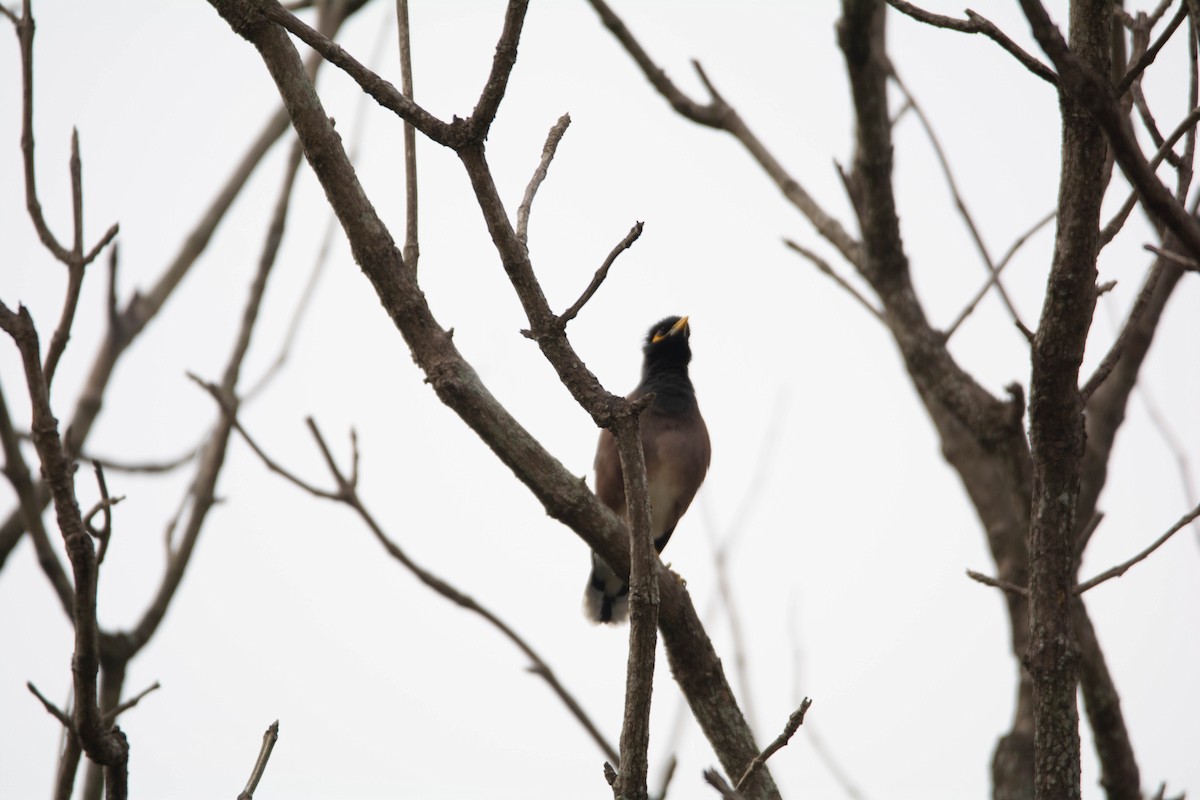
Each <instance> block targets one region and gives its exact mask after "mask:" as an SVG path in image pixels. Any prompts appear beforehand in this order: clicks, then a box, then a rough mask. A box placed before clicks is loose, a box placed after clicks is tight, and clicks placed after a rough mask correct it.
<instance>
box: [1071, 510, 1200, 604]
mask: <svg viewBox="0 0 1200 800" xmlns="http://www.w3.org/2000/svg"><path fill="white" fill-rule="evenodd" d="M1197 517H1200V505H1198V506H1196V507H1195V508H1193V509H1192V510H1191V511H1189V512H1187V513H1186V514H1184V515H1183V516H1182V517H1180V518H1179V519H1178V520H1177V521H1176V522H1175V524H1174V525H1172V526H1171V527H1170V528H1168V529H1167V532H1166V533H1164V534H1163V535H1162V536H1160V537H1158V538H1157V539H1155V540H1154V542H1153V543H1152V544H1151V545H1150V546H1149V547H1147V548H1146V549H1145V550H1143V551H1142V552H1140V553H1138V554H1137V555H1136V556H1134V557H1133V558H1131V559H1129V560H1128V561H1124V562H1122V563H1120V564H1118V565H1116V566H1115V567H1112V568H1110V569H1106V570H1105V571H1104V572H1101V573H1100V574H1099V575H1097V576H1095V577H1094V578H1090V579H1088V580H1086V581H1084V582H1083V583H1080V584H1079V585H1078V586H1076V587H1075V590H1074V591H1075V594H1083V593H1084V592H1086V591H1087V590H1088V589H1092V588H1094V587H1096V586H1099V585H1100V584H1102V583H1104V582H1105V581H1106V580H1108V579H1110V578H1119V577H1121V576H1122V575H1124V574H1125V573H1126V572H1128V571H1129V570H1130V568H1131V567H1133V566H1134V565H1135V564H1138V563H1140V562H1142V561H1145V560H1146V558H1148V557H1149V556H1150V554H1151V553H1153V552H1154V551H1155V550H1157V549H1158V548H1160V547H1162V546H1163V545H1164V544H1165V543H1166V541H1167V540H1168V539H1170V538H1171V537H1172V536H1174V535H1175V534H1176V533H1177V532H1179V530H1180V529H1181V528H1186V527H1187V526H1188V524H1189V523H1190V522H1191V521H1192V520H1194V519H1196V518H1197Z"/></svg>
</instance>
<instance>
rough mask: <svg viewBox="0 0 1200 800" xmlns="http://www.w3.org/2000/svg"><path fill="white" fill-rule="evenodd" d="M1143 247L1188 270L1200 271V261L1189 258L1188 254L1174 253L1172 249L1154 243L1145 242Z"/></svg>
mask: <svg viewBox="0 0 1200 800" xmlns="http://www.w3.org/2000/svg"><path fill="white" fill-rule="evenodd" d="M1142 249H1143V250H1148V251H1150V252H1151V253H1154V255H1156V256H1159V257H1161V258H1165V259H1166V260H1167V261H1170V262H1171V263H1172V264H1176V265H1178V266H1180V267H1183V268H1184V269H1186V270H1188V271H1189V272H1200V263H1198V262H1197V261H1196V260H1195V259H1194V258H1188V257H1187V256H1185V255H1183V254H1181V253H1174V252H1172V251H1170V250H1164V249H1162V248H1161V247H1155V246H1154V245H1152V244H1144V245H1142Z"/></svg>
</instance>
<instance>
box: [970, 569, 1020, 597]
mask: <svg viewBox="0 0 1200 800" xmlns="http://www.w3.org/2000/svg"><path fill="white" fill-rule="evenodd" d="M967 577H968V578H970V579H971V580H973V581H979V582H980V583H982V584H983V585H984V586H992V587H995V588H996V589H1003V590H1004V591H1006V592H1011V593H1012V594H1018V595H1020V596H1021V597H1028V596H1029V589H1027V588H1026V587H1024V586H1017V585H1016V584H1015V583H1009V582H1008V581H1002V580H1000V579H999V578H993V577H991V576H990V575H984V574H983V573H982V572H976V571H975V570H973V569H969V570H967Z"/></svg>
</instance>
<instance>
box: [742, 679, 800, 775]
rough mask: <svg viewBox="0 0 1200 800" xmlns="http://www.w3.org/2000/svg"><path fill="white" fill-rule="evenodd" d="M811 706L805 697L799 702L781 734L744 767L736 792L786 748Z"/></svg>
mask: <svg viewBox="0 0 1200 800" xmlns="http://www.w3.org/2000/svg"><path fill="white" fill-rule="evenodd" d="M811 705H812V700H810V699H808V698H807V697H806V698H804V699H803V700H801V701H800V707H799V708H797V709H796V710H795V711H793V712H792V714H791V716H790V717H788V721H787V724H786V725H784V726H783V733H781V734H779V735H778V736H776V737H775V741H773V742H771V743H770V744H769V745H767V746H766V748H764V749H763V751H762V752H761V753H759V754H758V755H757V756H755V758H754V760H753V761H751V762H750V766H748V767H746V771H745V772H743V773H742V777H741V778H739V779H738V782H737V790H738V791H739V792H740V791H741V790H742V789H744V788H745V787H746V785H747V783H748V782H749V780H750V777H751V776H752V775H753V774H754V773H755V772H757V771H758V770H760V769H762V766H763V764H765V763H766V762H767V759H768V758H770V757H771V756H773V755H775V753H777V752H779V751H780V750H782V749H783V748H784V747H786V746H787V743H788V742H789V741H791V739H792V736H794V735H795V734H796V731H798V730H799V729H800V726H801V725H803V724H804V715H805V714H806V713H807V712H808V707H809V706H811Z"/></svg>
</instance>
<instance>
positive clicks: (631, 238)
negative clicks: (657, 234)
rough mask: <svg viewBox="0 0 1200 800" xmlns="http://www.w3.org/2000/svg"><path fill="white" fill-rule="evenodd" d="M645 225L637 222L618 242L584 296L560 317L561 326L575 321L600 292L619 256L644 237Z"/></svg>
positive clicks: (584, 292)
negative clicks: (601, 285)
mask: <svg viewBox="0 0 1200 800" xmlns="http://www.w3.org/2000/svg"><path fill="white" fill-rule="evenodd" d="M644 225H645V223H644V222H635V223H634V225H633V227H632V228H630V229H629V233H627V234H625V238H624V239H622V240H621V241H619V242H617V246H616V247H614V248H613V249H612V250H611V251H610V252H609V254H608V258H606V259H604V263H603V264H601V265H600V268H599V269H597V270H596V274H595V275H593V276H592V282H591V283H589V284H588V286H587V288H586V289H584V290H583V294H581V295H579V299H578V300H576V301H575V302H574V303H572V304H571V307H570V308H568V309H567V310H566V311H564V312H563V313H561V314H559V315H558V324H559V325H564V326H565V325H566V324H567V323H568V322H570V321H571V320H573V319H575V317H576V316H577V315H578V314H579V312H580V311H582V310H583V307H584V306H585V305H586V304H587V302H588V301H589V300H591V299H592V297H594V296H595V294H596V292H598V291H599V290H600V284H602V283H604V279H605V278H607V277H608V271H609V269H611V268H612V265H613V263H614V262H615V261H616V260H617V256H619V255H621V253H623V252H625V251H626V250H628V249H629V248H631V247H633V243H634V242H636V241H637V240H638V237H640V236H641V235H642V227H643V226H644Z"/></svg>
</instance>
